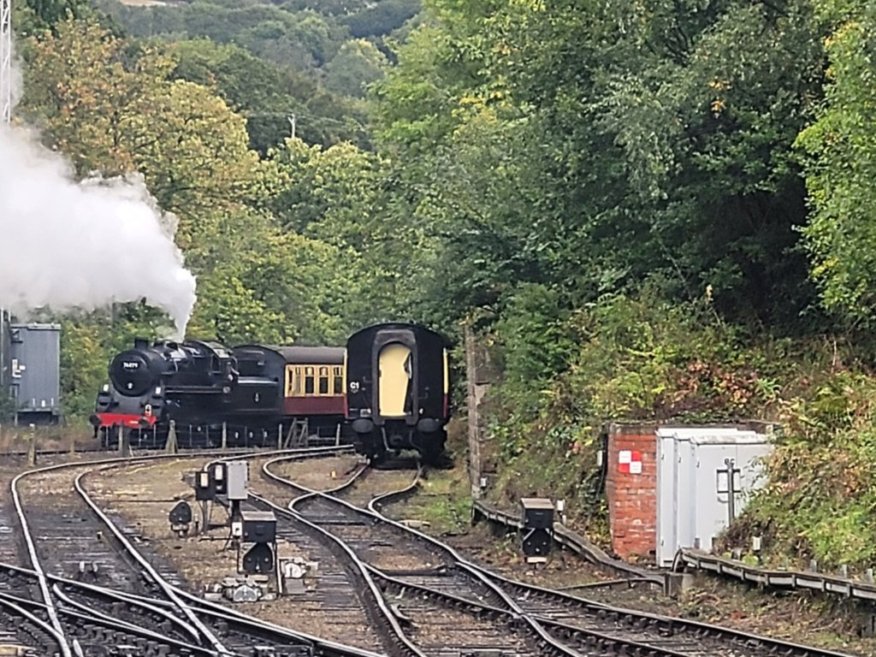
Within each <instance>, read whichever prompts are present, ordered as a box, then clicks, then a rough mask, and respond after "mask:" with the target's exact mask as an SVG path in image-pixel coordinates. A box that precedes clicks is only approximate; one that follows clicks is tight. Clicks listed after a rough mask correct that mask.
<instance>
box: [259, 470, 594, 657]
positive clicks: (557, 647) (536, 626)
mask: <svg viewBox="0 0 876 657" xmlns="http://www.w3.org/2000/svg"><path fill="white" fill-rule="evenodd" d="M284 460H291V459H288V458H284V457H277V458H274V459H270V460H268V461H267V462H265V463H264V464H263V465H262V472H263V473H264V474H265V476H267V477H268V478H269V479H272V480H274V481H276V482H278V483H281V484H284V485H286V486H291V487H294V488H297V489H299V490H304V491H308V495H305V496H299V497H298V498H296V499H297V500H299V501H301V500H302V499H303V498H306V497H308V496H309V497H320V498H322V499H326V500H329V501H332V502H335V503H339V504H342V505H343V506H345V507H347V508H348V509H350V510H351V511H353V512H355V513H358V514H361V515H364V516H366V517H370V518H372V519H376V520H379V521H383V522H385V523H387V524H390V525H392V526H394V527H396V528H398V529H400V530H402V531H403V532H409V533H412V534H414V535H415V536H418V537H419V538H421V539H422V540H423V541H425V542H427V543H430V544H431V545H433V546H434V547H437V548H438V549H439V550H441V551H443V552H445V553H446V554H448V555H450V557H451V558H452V560H453V561H454V562H455V563H456V565H457V566H459V567H460V568H461V569H462V570H464V571H466V572H468V573H469V574H470V576H472V578H473V579H475V580H476V581H479V582H480V583H481V584H483V585H484V586H486V587H487V588H488V589H490V590H491V591H492V592H493V593H494V594H495V595H496V596H497V597H498V598H499V599H501V600H502V602H503V603H504V604H505V605H506V606H507V607H508V608H509V609H510V610H511V611H512V612H514V617H515V620H516V619H519V620H522V621H523V622H524V623H526V624H527V625H528V626H529V628H530V630H531V631H532V632H533V633H534V634H535V635H536V637H537V638H539V639H540V640H541V641H543V642H544V643H545V644H547V645H548V646H549V647H550V648H551V649H553V650H554V651H556V652H557V653H559V654H561V655H566V656H567V657H584V656H583V655H581V653H579V652H578V651H576V650H574V649H573V648H571V647H569V646H567V645H565V644H564V643H562V642H560V641H558V640H556V639H555V638H554V637H552V636H551V635H550V633H549V632H547V631H546V630H545V629H544V627H543V626H542V625H541V624H540V623H539V622H538V621H536V620H535V619H534V618H533V617H532V616H531V615H530V614H527V613H526V612H525V611H524V610H523V609H522V608H521V607H520V605H518V604H517V603H516V602H515V601H514V600H513V599H512V598H511V597H510V596H509V595H508V594H507V593H506V592H505V591H503V590H502V589H501V588H500V587H498V586H496V585H495V584H494V583H493V582H492V581H490V579H489V578H488V577H486V576H485V575H484V574H483V573H481V572H480V571H479V570H478V569H476V568H473V567H471V566H472V564H470V563H469V562H467V561H466V560H464V559H463V558H462V557H461V556H460V555H459V553H457V552H456V550H454V549H453V548H451V547H450V546H448V545H446V544H444V543H441V542H440V541H437V540H436V539H434V538H432V537H431V536H428V535H426V534H423V533H421V532H418V531H416V530H414V529H412V528H410V527H406V526H404V525H402V524H400V523H397V522H395V521H394V520H391V519H389V518H386V517H384V516H383V515H381V514H379V513H375V512H374V511H371V510H370V509H363V508H361V507H357V506H356V505H354V504H351V503H350V502H347V501H346V500H342V499H339V498H337V497H334V496H333V495H332V494H331V493H330V492H321V491H315V490H312V489H309V488H307V487H306V486H302V485H301V484H297V483H294V482H292V481H290V480H288V479H285V478H284V477H281V476H279V475H277V474H275V473H273V472H271V470H270V466H271V465H273V464H274V463H278V462H280V461H284ZM421 472H422V468H420V469H418V471H417V476H416V478H415V479H414V482H413V483H412V484H409V485H408V486H406V487H405V489H407V488H410V487H411V486H416V485H417V483H418V481H419V479H420V475H421ZM357 477H358V475H357ZM354 481H355V479H354V480H351V481H348V482H345V484H342V485H341V486H339V487H336V488H335V489H332V491H331V492H334V491H337V490H339V489H344V488H347V487H349V486H351V485H352V484H353V483H354ZM293 502H295V500H293ZM293 502H290V503H289V510H290V511H291V512H292V513H295V514H296V515H297V516H299V517H301V518H304V516H303V515H302V514H300V513H299V512H297V511H294V509H293V507H292V504H293ZM319 529H320V531H322V532H323V533H324V534H325V535H327V536H330V537H332V538H333V540H335V541H339V542H340V543H341V544H342V545H344V546H345V549H347V550H348V551H350V552H352V548H350V547H349V546H347V545H346V544H345V543H343V541H341V539H339V538H337V537H335V536H334V534H331V533H330V532H328V531H326V530H323V529H322V528H321V527H320V528H319ZM353 554H354V555H355V553H353ZM363 563H364V562H363ZM366 565H367V564H366Z"/></svg>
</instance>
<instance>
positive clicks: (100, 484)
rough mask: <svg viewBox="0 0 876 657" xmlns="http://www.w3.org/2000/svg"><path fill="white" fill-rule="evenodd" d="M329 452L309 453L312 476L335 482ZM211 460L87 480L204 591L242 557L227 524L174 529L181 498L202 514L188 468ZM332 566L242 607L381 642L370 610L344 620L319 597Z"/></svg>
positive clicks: (107, 505) (219, 514) (232, 571)
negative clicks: (188, 532) (297, 591)
mask: <svg viewBox="0 0 876 657" xmlns="http://www.w3.org/2000/svg"><path fill="white" fill-rule="evenodd" d="M323 460H325V461H329V460H334V459H319V460H311V461H308V463H309V468H308V469H309V477H310V481H311V483H313V484H314V485H322V486H324V487H331V486H332V485H334V484H332V481H333V480H332V479H331V471H332V469H333V468H336V467H337V465H338V464H337V463H333V464H323V463H322V461H323ZM206 462H207V459H204V460H200V461H197V460H194V459H187V460H173V461H165V462H162V463H151V464H143V465H137V466H132V467H129V468H126V469H125V470H112V471H106V472H101V473H96V474H94V475H91V476H90V477H89V478H88V480H87V486H88V489H89V491H90V492H91V493H92V494H93V495H94V497H95V499H96V500H98V502H99V503H100V504H101V506H102V507H103V508H104V509H105V510H107V511H111V512H113V513H115V514H117V515H118V516H119V517H121V518H122V519H123V521H124V522H125V523H126V524H127V525H128V526H129V527H130V528H131V529H132V530H133V531H134V532H135V533H136V534H138V535H139V536H140V537H142V539H143V544H142V545H141V548H144V549H143V551H144V553H146V554H147V556H150V558H151V559H152V560H153V561H155V560H161V561H167V562H169V565H171V566H172V567H173V568H174V569H175V570H176V571H177V572H178V573H179V574H180V576H181V578H182V580H183V581H184V583H185V584H186V585H187V587H188V588H189V589H191V590H192V591H194V592H196V593H198V594H201V593H203V592H204V591H205V590H206V588H208V587H211V586H213V585H215V584H216V583H219V582H221V581H222V580H223V579H224V578H226V577H231V576H235V575H236V559H237V557H236V553H235V551H233V550H231V549H230V548H229V549H224V547H225V544H226V541H227V538H228V532H229V530H228V528H227V527H224V526H223V527H217V528H214V529H211V530H210V531H209V532H207V533H206V534H204V535H201V536H197V537H195V536H189V537H183V538H180V537H178V536H176V535H175V534H173V533H172V532H171V531H170V525H169V522H168V517H167V516H168V513H169V512H170V510H171V509H172V508H173V506H174V505H175V504H176V503H177V501H178V500H181V499H185V500H187V501H188V502H189V503H190V504H192V510H193V512H194V514H195V515H196V517H197V516H198V515H199V514H200V508H199V507H198V506H197V505H196V502H195V500H194V491H193V490H192V488H191V487H190V486H188V485H187V484H186V483H185V482H184V481H183V474H184V473H185V472H190V471H195V470H197V469H199V468H200V467H201V466H202V465H203V464H204V463H206ZM317 464H319V465H317ZM260 468H261V462H260V461H258V460H255V461H253V462H252V463H251V466H250V479H251V483H252V484H253V488H255V489H257V490H259V489H261V488H263V487H264V485H263V482H262V481H260V478H259V477H258V472H259V471H260ZM287 497H288V498H291V495H288V493H287ZM225 519H226V513H225V511H224V509H222V508H221V507H218V508H214V509H213V512H212V522H213V523H215V524H222V523H224V522H225ZM277 550H278V553H279V556H280V558H281V559H285V558H292V557H296V556H297V557H303V558H306V559H310V558H313V556H312V555H311V554H308V553H306V552H305V551H304V550H302V549H301V547H300V546H299V545H298V544H296V543H293V542H290V541H286V540H280V541H278V544H277ZM329 571H330V569H329V568H328V567H326V564H324V563H320V568H319V575H318V576H317V577H316V578H314V579H312V580H311V581H310V587H309V589H308V591H307V592H306V593H305V594H303V595H300V596H289V597H281V598H277V599H276V600H270V601H263V602H255V603H239V604H235V605H234V608H235V609H238V610H240V611H242V612H243V613H247V614H250V615H252V616H255V617H257V618H261V619H264V620H267V621H270V622H272V623H276V624H278V625H282V626H284V627H288V628H290V629H293V630H297V631H300V632H306V633H309V634H313V635H316V636H319V637H323V638H326V639H332V640H335V641H338V642H343V643H348V644H350V645H354V646H358V647H360V648H364V649H367V650H376V649H378V646H377V645H376V644H375V637H374V634H373V632H372V631H371V630H370V629H369V624H368V622H367V619H366V617H365V614H364V612H362V613H361V614H360V616H359V618H350V616H349V614H346V613H345V614H344V618H343V620H342V622H339V618H337V617H332V616H331V615H330V614H327V613H326V610H325V608H324V606H320V605H319V604H318V603H317V600H316V597H317V594H318V592H319V590H320V589H321V588H322V587H323V586H327V585H328V584H327V582H325V581H324V580H323V577H328V576H329V575H328V573H329ZM229 604H230V603H229Z"/></svg>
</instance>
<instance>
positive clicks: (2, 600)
mask: <svg viewBox="0 0 876 657" xmlns="http://www.w3.org/2000/svg"><path fill="white" fill-rule="evenodd" d="M0 607H6V608H7V609H11V610H12V611H13V612H15V613H16V614H18V615H19V616H21V617H22V618H25V619H27V621H28V622H30V623H32V624H33V625H36V626H37V627H39V628H40V629H41V630H43V631H44V632H45V633H46V634H48V635H49V636H51V637H52V638H54V639H55V641H56V642H57V644H58V647H59V648H60V647H62V646H64V645H67V644H66V641H67V639H66V637H65V636H64V635H63V634H59V633H58V631H57V630H56V629H55V628H54V627H52V626H51V625H49V624H48V623H46V622H45V621H44V620H42V619H41V618H38V617H37V616H36V615H34V614H32V613H30V612H29V611H27V610H26V609H25V608H24V607H22V606H21V605H19V604H18V603H17V602H14V601H12V600H9V599H8V597H7V596H5V595H0ZM69 648H70V646H69V645H67V649H68V650H69Z"/></svg>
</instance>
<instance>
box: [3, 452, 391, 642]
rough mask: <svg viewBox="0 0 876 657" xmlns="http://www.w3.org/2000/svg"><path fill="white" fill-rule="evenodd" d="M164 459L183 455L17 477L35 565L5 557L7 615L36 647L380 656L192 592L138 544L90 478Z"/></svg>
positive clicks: (15, 487)
mask: <svg viewBox="0 0 876 657" xmlns="http://www.w3.org/2000/svg"><path fill="white" fill-rule="evenodd" d="M225 454H227V452H226V453H225ZM188 456H192V457H199V458H204V457H205V456H208V453H205V452H203V451H200V452H198V453H196V454H192V455H188ZM162 458H180V456H173V457H170V456H151V457H137V458H135V459H105V460H103V461H97V462H89V463H75V464H59V465H54V466H49V467H46V468H40V469H36V470H31V471H28V472H26V473H23V474H21V475H19V476H17V477H16V478H15V479H13V481H12V482H11V485H10V488H11V492H12V496H11V497H12V501H13V508H14V510H15V514H16V515H17V517H18V523H19V526H20V528H21V538H22V540H23V543H24V547H25V548H26V552H27V555H28V561H29V563H30V568H29V569H22V568H16V567H15V566H14V565H4V566H0V608H2V611H3V613H2V614H0V616H2V617H3V618H4V619H6V618H13V617H14V618H15V619H16V623H15V626H14V628H12V629H10V630H7V631H11V632H15V633H16V635H17V636H18V635H21V640H22V643H23V644H24V645H26V646H29V647H30V648H31V649H32V650H34V651H36V654H39V655H59V656H61V657H67V656H68V655H70V656H71V657H72V655H77V656H79V655H83V656H87V657H90V656H92V655H93V656H95V657H97V656H104V655H138V656H140V655H142V656H145V657H152V656H153V655H155V656H170V655H187V656H190V657H192V656H195V655H215V656H217V657H222V656H226V655H228V656H232V655H234V656H237V655H240V656H249V655H256V654H258V655H270V656H276V657H287V656H288V657H292V656H296V657H297V656H299V655H312V654H325V655H338V656H340V655H344V656H353V655H355V656H358V657H374V653H371V652H368V651H362V650H357V649H354V648H350V647H348V646H344V645H341V644H335V643H333V642H326V641H323V640H321V639H319V638H318V637H315V636H310V635H303V634H301V633H296V632H291V631H288V630H285V629H284V628H281V627H278V626H275V625H271V624H270V623H264V622H261V621H258V620H256V619H252V618H249V617H247V616H246V615H244V614H240V613H237V612H235V611H233V610H230V609H227V608H225V607H222V606H221V605H213V604H211V603H208V602H206V601H203V600H200V599H198V598H197V597H195V596H192V595H191V594H188V593H185V592H184V591H182V590H181V588H180V587H179V586H178V582H175V581H173V575H172V573H171V572H169V571H168V570H167V569H162V572H159V571H158V570H157V569H156V568H155V567H154V566H153V565H152V563H150V560H149V559H147V558H146V557H144V556H143V554H141V553H140V551H139V550H138V549H137V548H136V547H135V546H134V545H133V543H132V541H131V540H130V538H129V536H130V535H131V534H132V533H133V532H131V531H130V530H129V529H127V530H126V528H125V527H124V523H123V522H121V519H120V518H110V517H109V516H108V515H107V514H106V513H105V512H104V511H103V510H102V509H101V508H100V506H99V505H98V504H97V503H96V502H95V501H94V500H93V499H92V498H91V496H90V495H89V493H88V491H87V490H86V487H85V485H84V483H83V482H84V479H85V478H86V477H87V476H88V475H89V473H91V472H93V471H94V470H95V469H106V468H118V467H124V466H127V465H130V464H131V463H136V462H143V461H152V460H157V459H162ZM183 458H185V457H183ZM71 491H73V492H75V497H74V496H73V495H72V494H71ZM126 534H127V535H126ZM8 554H9V552H8V551H7V552H5V553H4V555H8ZM74 578H78V579H92V580H94V581H99V582H100V584H102V585H108V586H109V587H111V588H107V587H106V586H96V585H94V584H89V583H86V582H82V581H75V579H74ZM3 629H6V628H4V627H3V626H2V625H0V630H3Z"/></svg>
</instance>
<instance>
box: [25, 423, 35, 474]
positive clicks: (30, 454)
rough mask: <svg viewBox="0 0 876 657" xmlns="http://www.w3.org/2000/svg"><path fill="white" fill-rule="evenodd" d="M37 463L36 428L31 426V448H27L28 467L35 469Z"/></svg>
mask: <svg viewBox="0 0 876 657" xmlns="http://www.w3.org/2000/svg"><path fill="white" fill-rule="evenodd" d="M36 461H37V448H36V426H35V425H33V424H32V425H30V446H29V447H28V448H27V465H28V467H31V468H33V467H35V466H36Z"/></svg>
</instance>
